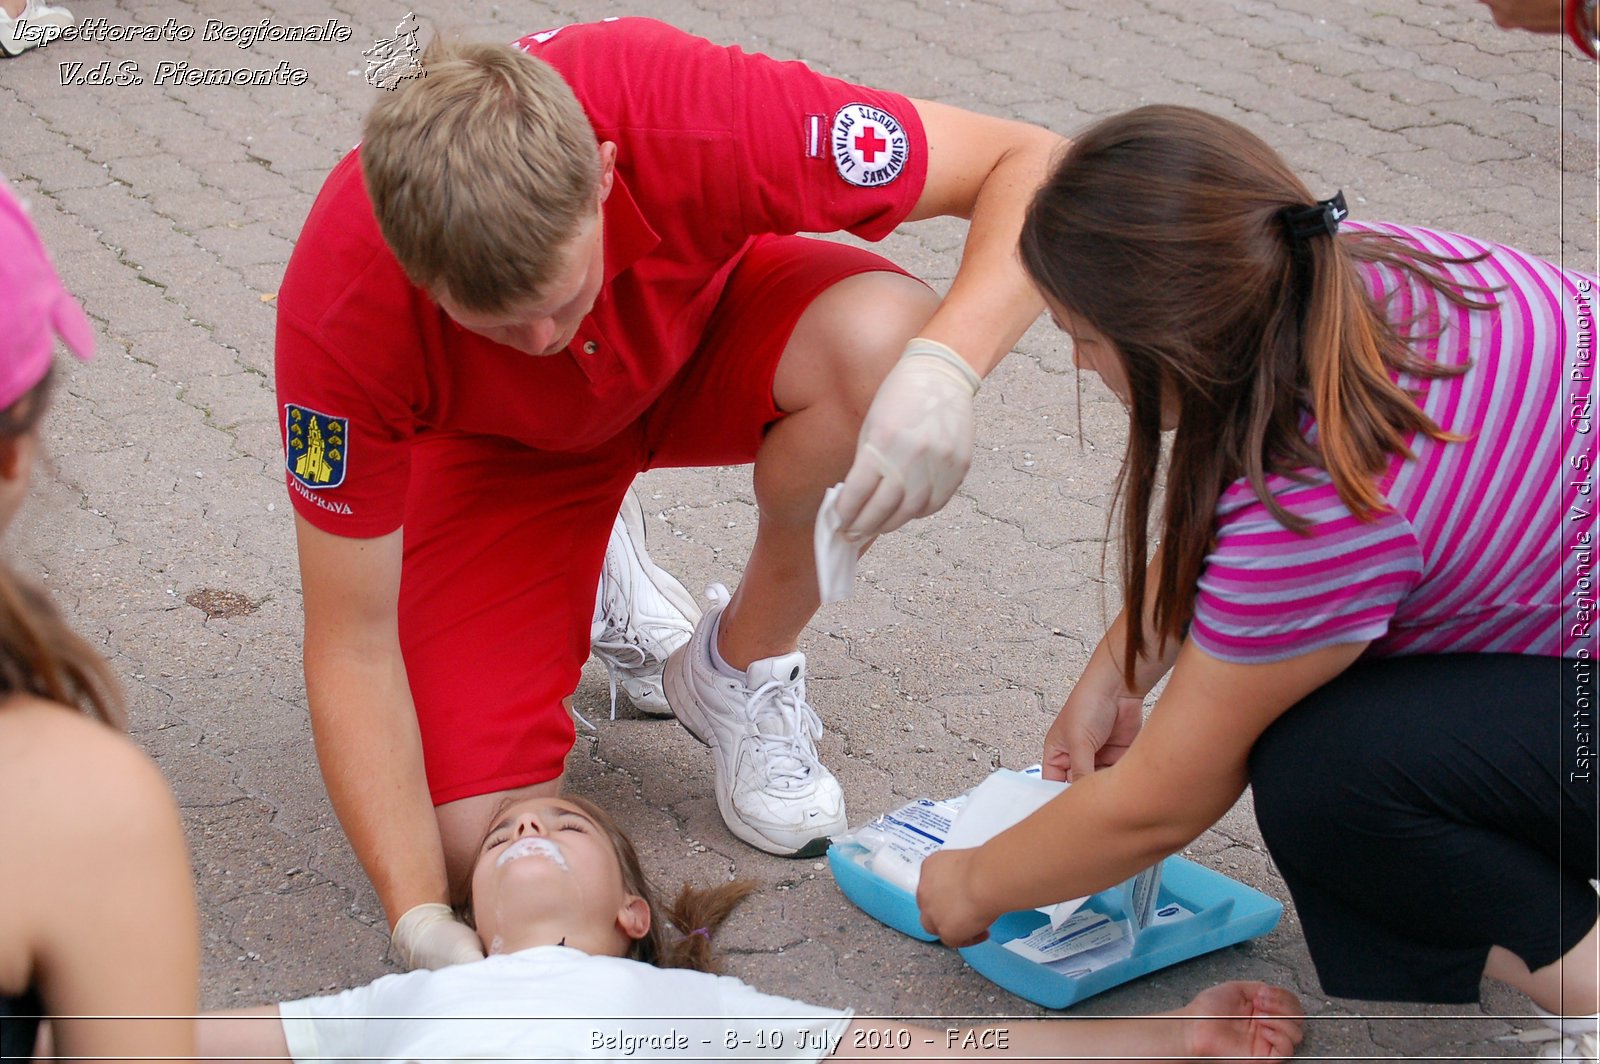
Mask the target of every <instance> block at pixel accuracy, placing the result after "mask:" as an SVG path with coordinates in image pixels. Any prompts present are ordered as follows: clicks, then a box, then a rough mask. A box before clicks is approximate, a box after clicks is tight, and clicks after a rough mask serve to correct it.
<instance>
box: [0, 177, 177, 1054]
mask: <svg viewBox="0 0 1600 1064" xmlns="http://www.w3.org/2000/svg"><path fill="white" fill-rule="evenodd" d="M0 320H3V321H4V322H5V323H6V326H5V328H4V329H0V531H3V530H4V529H5V528H6V527H7V526H9V525H10V523H11V520H12V518H13V517H15V516H16V513H17V511H18V510H19V509H20V508H21V506H22V503H23V500H24V498H26V495H27V490H28V480H29V477H30V475H31V473H32V470H33V465H34V459H35V456H36V455H37V453H38V450H39V424H40V421H41V420H42V418H43V416H44V413H45V410H46V408H47V407H48V406H49V397H50V378H51V362H52V359H53V358H54V353H55V346H56V340H57V339H58V338H59V339H60V340H61V341H62V342H63V343H64V344H65V345H66V346H67V348H68V349H69V350H70V351H71V352H72V353H73V354H74V355H76V356H77V357H78V358H80V359H87V358H89V357H90V355H91V354H92V353H93V349H94V338H93V333H92V331H91V330H90V328H89V322H88V320H87V319H85V318H84V316H83V311H82V310H81V309H80V308H79V307H78V304H77V303H76V302H75V301H74V300H73V298H72V296H70V295H68V294H67V292H66V290H65V289H64V288H63V287H62V286H61V281H60V279H59V278H58V277H57V276H56V272H55V269H54V267H53V266H52V265H51V263H50V258H49V255H48V254H47V253H46V252H45V249H44V245H43V244H42V243H41V242H40V240H39V236H38V233H36V232H35V231H34V227H33V224H32V222H31V221H30V220H29V218H28V215H27V213H26V211H25V210H24V208H23V205H22V203H21V202H20V201H19V200H18V199H17V198H16V196H15V194H14V193H13V192H12V191H11V190H10V188H9V187H8V186H7V185H6V184H5V183H4V182H3V181H0ZM123 724H124V714H123V708H122V700H121V695H120V692H119V690H118V687H117V683H116V681H115V679H114V678H113V676H112V674H111V670H110V668H109V667H108V666H107V665H106V663H105V662H104V661H103V660H101V658H100V656H99V655H98V654H97V653H96V652H95V651H94V649H93V648H92V647H90V646H89V644H88V643H87V642H85V641H84V640H83V639H82V638H81V637H79V636H78V635H77V634H75V633H74V632H73V631H72V630H71V629H70V628H69V627H67V625H66V624H65V623H64V622H63V621H62V619H61V618H60V617H59V616H58V615H57V614H56V611H55V609H54V608H53V607H52V606H51V603H50V597H49V595H47V594H46V593H45V592H44V591H42V590H41V589H40V588H38V587H36V586H35V585H34V584H33V583H32V582H31V581H27V580H25V579H23V578H22V577H20V576H19V575H17V574H16V573H14V572H13V571H12V569H11V567H10V565H9V564H8V563H7V560H6V559H5V558H3V556H0V913H4V914H5V915H4V919H0V1058H4V1059H6V1060H13V1059H21V1060H27V1059H30V1058H31V1057H32V1055H33V1051H34V1048H35V1037H36V1028H37V1027H38V1017H40V1016H41V1015H44V1016H51V1015H54V1016H60V1017H63V1018H62V1019H59V1020H57V1021H55V1022H54V1023H53V1024H52V1027H53V1030H52V1035H53V1040H54V1046H55V1051H56V1052H58V1053H60V1054H62V1055H64V1056H71V1057H80V1056H81V1057H115V1058H122V1057H129V1058H134V1057H137V1058H141V1059H166V1058H173V1059H176V1058H182V1057H189V1056H192V1055H193V1053H194V1033H193V1023H192V1021H191V1020H189V1019H187V1018H186V1017H188V1016H190V1015H192V1014H193V1013H194V1011H195V1006H196V1004H197V1000H198V996H199V992H198V987H199V974H198V973H199V937H198V932H197V918H196V914H195V903H194V892H193V889H192V888H191V886H190V879H189V861H188V855H187V853H186V851H185V849H184V841H183V830H182V827H181V826H180V824H179V821H178V811H177V806H176V804H175V803H174V801H173V799H172V795H171V793H170V792H169V791H168V789H167V785H166V781H165V780H164V779H163V778H162V776H161V773H160V771H159V770H158V769H157V768H156V767H155V765H154V764H153V763H152V762H151V761H150V759H149V758H148V757H146V756H145V755H144V753H143V752H141V751H140V750H139V749H138V748H137V747H136V746H134V744H133V743H132V742H130V741H129V740H128V739H127V737H126V736H125V735H123V734H121V732H122V728H123ZM108 883H114V884H115V885H116V886H115V889H111V890H108V889H107V884H108ZM85 1017H100V1018H98V1019H89V1018H85ZM147 1017H156V1018H153V1019H152V1018H147Z"/></svg>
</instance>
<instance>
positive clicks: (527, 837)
mask: <svg viewBox="0 0 1600 1064" xmlns="http://www.w3.org/2000/svg"><path fill="white" fill-rule="evenodd" d="M750 889H751V885H750V884H748V883H744V882H735V883H727V884H724V885H722V886H720V887H716V888H712V889H709V890H695V889H692V888H688V887H685V888H684V890H683V892H682V893H680V895H679V896H678V899H677V901H676V902H675V903H674V905H673V906H672V908H671V909H670V910H669V911H668V912H667V913H666V918H665V919H664V918H663V913H662V910H661V908H660V906H658V904H657V902H656V900H655V897H654V894H653V893H652V891H651V888H650V886H649V885H648V883H647V882H646V880H645V878H644V875H643V872H642V871H641V870H640V867H639V858H638V855H637V854H636V853H635V852H634V848H633V844H632V843H631V842H629V840H628V838H627V837H626V836H625V835H623V834H622V833H621V832H620V831H619V830H618V828H617V827H616V825H615V824H613V823H612V821H611V819H610V817H608V816H606V815H605V813H603V812H602V811H601V810H600V809H598V808H597V807H595V806H594V805H592V804H590V803H589V802H586V801H584V800H582V799H580V798H570V797H569V798H530V799H527V800H524V801H521V802H517V803H515V804H513V805H511V806H509V807H508V808H507V809H506V810H505V812H504V814H503V815H502V816H501V817H500V818H499V820H498V823H497V824H496V826H495V827H494V828H493V829H491V831H490V833H489V835H488V837H487V838H486V839H485V840H484V842H483V845H482V847H481V849H480V853H479V857H478V862H477V865H476V868H475V870H474V873H473V879H472V890H471V898H472V901H471V913H470V917H471V918H472V919H473V921H474V923H475V926H476V928H477V931H478V935H479V937H480V938H481V939H482V941H483V946H484V950H485V951H486V952H487V953H488V957H487V959H485V960H482V961H477V962H472V963H468V964H460V965H456V966H454V967H449V968H441V969H437V970H434V971H428V970H419V971H414V972H410V973H407V974H405V975H390V976H385V977H384V978H382V979H379V980H378V981H377V982H374V983H372V984H370V985H368V986H365V987H359V988H357V989H355V990H349V991H346V992H344V993H342V994H334V995H331V996H328V997H317V998H308V999H306V1000H302V1001H291V1002H285V1003H284V1004H282V1005H274V1006H267V1007H265V1008H259V1009H246V1010H240V1011H235V1012H229V1013H221V1014H217V1015H213V1016H210V1017H206V1018H203V1019H202V1020H201V1021H200V1028H199V1040H200V1049H201V1055H202V1057H224V1056H234V1055H246V1056H251V1057H255V1058H260V1059H292V1060H296V1061H301V1062H304V1061H319V1060H337V1059H349V1058H353V1057H359V1058H363V1059H368V1058H370V1059H380V1060H428V1059H438V1058H450V1059H457V1058H462V1057H486V1058H491V1057H514V1058H516V1059H541V1060H571V1059H583V1058H600V1059H606V1058H611V1059H625V1058H633V1059H652V1058H653V1059H664V1060H685V1061H688V1060H702V1059H714V1058H727V1059H735V1058H737V1059H746V1060H748V1059H771V1060H789V1059H792V1060H819V1059H821V1058H823V1057H826V1056H827V1055H829V1053H830V1052H833V1051H834V1050H837V1052H838V1055H839V1056H840V1057H843V1058H849V1057H861V1056H873V1057H877V1056H898V1057H911V1058H914V1057H919V1056H928V1057H933V1056H950V1055H954V1053H955V1052H956V1051H957V1050H958V1049H959V1040H957V1041H958V1046H957V1047H956V1049H947V1048H946V1046H947V1043H948V1041H949V1039H948V1038H947V1035H946V1032H944V1031H938V1032H934V1031H922V1030H918V1029H916V1028H903V1029H902V1028H898V1027H897V1028H896V1029H895V1032H894V1037H893V1038H888V1039H885V1038H884V1037H883V1030H884V1025H883V1024H881V1023H877V1024H866V1023H859V1024H858V1023H853V1022H852V1020H851V1014H850V1013H849V1012H841V1011H837V1010H834V1009H827V1008H820V1007H817V1006H814V1005H807V1004H804V1003H803V1002H799V1001H794V1000H791V999H788V998H783V997H774V996H771V995H768V994H762V993H760V992H758V991H756V990H753V989H752V988H750V987H749V986H746V985H745V984H744V983H742V982H740V981H739V980H737V979H733V978H728V977H721V976H717V975H713V974H711V972H712V968H713V957H712V948H711V938H712V936H713V935H714V934H716V931H717V929H718V927H720V926H721V924H722V922H723V920H724V919H725V918H726V917H727V915H728V913H729V911H730V910H731V909H732V908H733V906H734V905H735V904H737V903H738V901H739V899H740V898H742V897H743V896H744V895H745V894H746V893H747V892H748V891H749V890H750ZM668 920H670V922H671V929H669V927H668ZM572 1017H581V1018H578V1019H574V1018H572ZM651 1017H659V1018H656V1019H652V1018H651ZM1004 1026H1005V1027H1006V1029H1007V1042H1008V1050H1007V1052H1008V1053H1009V1054H1010V1055H1012V1056H1015V1057H1017V1058H1019V1059H1021V1058H1024V1057H1027V1056H1029V1055H1030V1054H1037V1055H1041V1056H1054V1057H1068V1056H1080V1055H1081V1056H1092V1057H1094V1058H1095V1059H1120V1058H1122V1057H1136V1058H1138V1059H1141V1060H1160V1059H1178V1058H1185V1059H1186V1058H1189V1057H1194V1056H1214V1057H1234V1058H1238V1057H1257V1058H1266V1059H1273V1060H1281V1059H1283V1058H1285V1057H1287V1056H1289V1055H1290V1054H1292V1053H1293V1052H1294V1047H1295V1046H1296V1045H1297V1044H1298V1043H1299V1041H1300V1037H1301V1035H1300V1012H1299V1002H1298V1001H1297V1000H1296V999H1295V997H1294V995H1292V994H1290V993H1289V992H1288V991H1286V990H1281V989H1278V988H1276V987H1269V986H1265V985H1263V984H1261V983H1225V984H1222V985H1221V986H1217V987H1213V988H1212V989H1210V990H1207V991H1205V992H1203V993H1201V994H1200V995H1198V996H1197V997H1196V998H1195V999H1194V1000H1193V1001H1192V1002H1190V1003H1189V1005H1188V1006H1187V1007H1186V1008H1184V1009H1181V1010H1179V1011H1177V1012H1175V1013H1171V1014H1168V1015H1166V1016H1160V1017H1151V1018H1148V1019H1132V1020H1125V1019H1119V1020H1076V1021H1067V1020H1057V1021H1049V1020H1042V1021H1032V1022H1027V1023H1007V1024H1005V1025H1004ZM901 1030H904V1031H905V1032H906V1033H905V1034H904V1035H902V1034H900V1031H901ZM885 1041H888V1042H891V1043H893V1045H892V1046H889V1047H885V1045H884V1043H885ZM986 1052H988V1053H990V1054H992V1053H993V1049H992V1048H991V1049H989V1050H987V1051H986Z"/></svg>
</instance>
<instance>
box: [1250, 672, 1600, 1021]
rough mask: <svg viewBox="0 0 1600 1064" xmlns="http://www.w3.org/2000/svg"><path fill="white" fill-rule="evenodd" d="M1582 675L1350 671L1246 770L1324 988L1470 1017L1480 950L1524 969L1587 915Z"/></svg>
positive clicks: (1588, 809)
mask: <svg viewBox="0 0 1600 1064" xmlns="http://www.w3.org/2000/svg"><path fill="white" fill-rule="evenodd" d="M1594 714H1595V676H1594V663H1593V662H1589V661H1571V660H1563V659H1560V658H1540V657H1533V656H1526V655H1516V654H1449V655H1417V656H1411V657H1397V658H1386V659H1374V660H1366V661H1361V662H1358V663H1357V664H1356V665H1354V666H1352V667H1351V668H1350V669H1348V670H1347V671H1346V672H1344V673H1343V674H1342V675H1340V676H1339V677H1338V678H1337V679H1335V680H1333V681H1332V682H1331V683H1329V684H1327V685H1326V686H1324V687H1322V688H1321V689H1319V690H1318V691H1316V692H1315V693H1313V694H1312V695H1311V696H1309V697H1308V698H1306V699H1305V700H1304V701H1302V702H1301V703H1299V704H1298V705H1296V706H1294V707H1293V708H1292V709H1290V710H1289V711H1288V712H1287V713H1285V714H1284V715H1283V716H1282V717H1280V718H1279V719H1278V720H1277V721H1276V722H1274V724H1273V725H1272V727H1270V728H1268V729H1267V731H1266V732H1265V733H1264V734H1263V735H1262V736H1261V738H1260V740H1259V741H1258V742H1257V743H1256V746H1255V749H1254V751H1253V752H1252V753H1251V756H1250V782H1251V785H1252V787H1253V788H1254V793H1255V806H1256V819H1257V821H1258V822H1259V823H1260V825H1261V833H1262V836H1263V837H1264V838H1265V840H1266V843H1267V847H1268V849H1269V850H1270V851H1271V852H1272V856H1273V859H1274V860H1275V861H1276V862H1277V864H1278V868H1279V870H1280V871H1281V872H1282V873H1283V877H1284V880H1285V881H1286V882H1287V883H1288V885H1289V892H1290V894H1291V895H1293V897H1294V904H1295V909H1296V910H1297V911H1298V913H1299V916H1300V920H1301V923H1302V925H1303V927H1304V929H1305V936H1306V944H1307V945H1308V946H1309V948H1310V950H1311V957H1312V960H1313V961H1314V962H1315V963H1316V967H1317V975H1318V977H1319V978H1320V979H1321V981H1322V986H1323V989H1324V990H1325V991H1326V992H1327V993H1329V994H1333V995H1336V996H1339V997H1348V998H1360V999H1364V1000H1369V1001H1417V1002H1435V1003H1441V1004H1458V1003H1464V1002H1473V1001H1477V1000H1478V985H1479V982H1480V981H1481V979H1482V977H1483V966H1484V962H1485V960H1486V958H1487V956H1488V953H1489V948H1490V947H1491V946H1497V945H1498V946H1503V947H1505V948H1506V949H1508V950H1510V951H1512V952H1513V953H1515V954H1516V955H1517V956H1519V957H1520V958H1522V960H1523V962H1524V963H1526V964H1527V965H1528V967H1529V968H1530V969H1535V970H1537V969H1539V968H1542V967H1544V966H1546V965H1548V964H1551V963H1552V962H1554V961H1555V960H1557V959H1558V958H1560V957H1561V956H1563V955H1564V954H1566V953H1567V952H1568V951H1569V950H1571V949H1572V948H1573V947H1574V946H1575V945H1577V944H1578V942H1579V941H1580V940H1581V939H1582V938H1583V937H1584V935H1586V934H1588V932H1589V930H1590V929H1591V928H1592V927H1594V925H1595V918H1596V913H1597V906H1596V893H1595V889H1594V888H1593V887H1592V886H1591V885H1590V883H1589V880H1590V879H1592V878H1594V877H1595V876H1596V875H1597V874H1600V873H1597V869H1596V813H1595V805H1596V803H1595V794H1596V787H1595V781H1596V775H1595V773H1596V768H1597V763H1596V759H1595V757H1594V755H1593V750H1594V748H1595V745H1596V744H1595V735H1596V733H1595V729H1594V722H1595V716H1594Z"/></svg>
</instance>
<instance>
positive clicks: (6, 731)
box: [0, 695, 176, 840]
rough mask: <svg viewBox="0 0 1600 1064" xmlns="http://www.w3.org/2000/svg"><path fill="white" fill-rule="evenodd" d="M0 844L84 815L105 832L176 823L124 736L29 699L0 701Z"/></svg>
mask: <svg viewBox="0 0 1600 1064" xmlns="http://www.w3.org/2000/svg"><path fill="white" fill-rule="evenodd" d="M22 808H25V809H27V810H28V812H29V815H28V816H27V817H14V816H7V815H0V838H7V837H10V838H11V839H13V840H15V839H16V837H17V833H18V832H29V833H40V834H42V833H47V832H55V831H57V830H58V829H59V828H60V827H61V825H62V824H63V822H66V821H70V820H72V819H74V818H77V817H81V816H83V815H84V814H85V813H86V812H88V811H89V810H91V809H92V810H94V815H95V816H96V817H97V818H99V824H100V827H101V829H102V830H103V829H104V828H105V827H106V826H107V824H108V823H111V824H116V825H118V826H123V827H127V826H129V825H138V824H142V823H145V822H147V821H148V819H149V818H150V817H151V816H152V815H160V816H163V817H165V816H170V815H175V813H176V807H175V804H174V802H173V800H172V796H171V792H170V791H169V790H168V788H167V783H166V780H165V778H164V777H163V776H162V775H161V771H160V770H159V769H158V768H156V766H155V763H154V762H153V761H151V759H150V757H149V756H148V755H147V754H145V752H144V751H142V750H141V749H139V747H138V745H137V744H135V743H134V742H133V740H132V739H130V738H128V736H127V735H125V734H123V733H122V732H120V731H118V730H117V729H115V728H111V727H108V726H107V725H105V724H102V723H100V722H99V721H97V720H93V719H91V718H89V717H87V716H85V715H84V714H82V713H80V712H78V711H77V710H75V709H72V708H70V707H67V706H63V705H60V704H59V703H56V702H51V701H49V700H47V699H43V698H38V697H35V696H32V695H12V696H10V697H8V698H6V699H5V700H4V701H0V813H4V812H5V811H9V810H13V809H22Z"/></svg>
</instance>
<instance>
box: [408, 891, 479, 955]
mask: <svg viewBox="0 0 1600 1064" xmlns="http://www.w3.org/2000/svg"><path fill="white" fill-rule="evenodd" d="M389 944H390V945H391V946H392V947H394V951H395V953H396V954H398V955H399V957H400V963H401V964H404V965H405V966H406V967H407V968H408V969H410V970H412V971H415V970H416V969H418V968H448V967H449V966H450V965H452V964H465V963H466V962H468V961H481V960H483V945H482V944H481V943H480V942H479V941H478V933H477V932H476V931H474V930H473V929H472V928H470V927H468V926H467V925H466V924H464V923H462V922H461V921H460V920H457V919H456V914H455V913H454V912H453V911H452V910H451V908H450V906H448V905H445V904H443V903H441V902H436V901H430V902H426V903H424V904H422V905H417V906H414V907H413V908H411V909H409V910H407V911H406V914H405V915H404V916H402V917H401V918H400V922H399V923H397V924H395V925H394V933H393V934H392V935H390V936H389Z"/></svg>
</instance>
